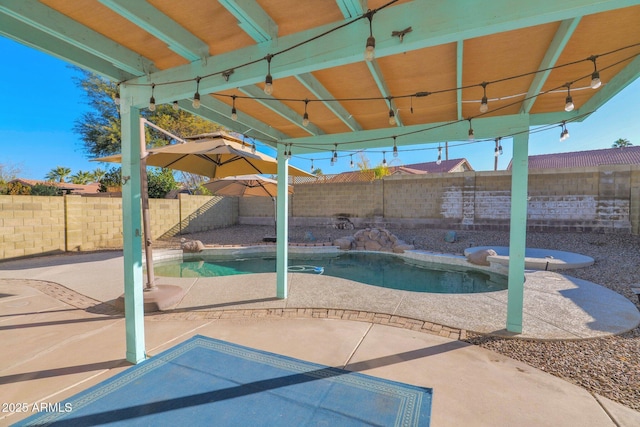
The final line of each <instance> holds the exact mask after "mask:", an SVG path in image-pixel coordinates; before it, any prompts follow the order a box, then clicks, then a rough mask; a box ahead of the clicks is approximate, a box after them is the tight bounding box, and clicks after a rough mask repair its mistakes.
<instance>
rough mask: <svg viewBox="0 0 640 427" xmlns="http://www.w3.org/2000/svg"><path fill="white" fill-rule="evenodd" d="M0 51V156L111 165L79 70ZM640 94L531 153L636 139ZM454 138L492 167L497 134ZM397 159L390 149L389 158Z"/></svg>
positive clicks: (13, 47) (46, 166) (473, 158)
mask: <svg viewBox="0 0 640 427" xmlns="http://www.w3.org/2000/svg"><path fill="white" fill-rule="evenodd" d="M0 52H3V58H4V64H3V66H2V67H0V93H1V94H2V102H0V153H1V155H0V164H2V165H5V166H11V167H16V168H19V169H20V171H21V173H20V175H19V176H20V177H21V178H28V179H44V176H45V175H46V174H47V172H49V171H50V170H51V169H53V168H55V167H56V166H65V167H68V168H70V169H71V171H72V174H74V173H77V172H78V171H80V170H82V171H92V170H94V169H96V168H98V167H102V168H103V169H105V168H107V167H108V165H104V164H100V163H95V162H89V161H88V159H87V156H86V155H85V154H84V152H83V147H82V141H81V140H80V138H79V136H78V135H76V134H75V133H74V132H73V126H74V122H75V121H76V120H78V119H79V118H80V117H81V116H82V114H83V112H85V111H87V105H86V104H85V98H84V93H83V92H82V91H81V90H80V89H79V88H77V87H76V85H75V83H74V81H73V77H74V76H75V75H76V74H77V73H76V72H75V71H74V70H73V69H72V68H71V67H70V66H69V65H68V64H67V63H65V62H64V61H61V60H59V59H57V58H54V57H52V56H50V55H47V54H45V53H41V52H39V51H37V50H35V49H32V48H29V47H26V46H23V45H20V44H18V43H16V42H13V41H12V40H9V39H6V38H3V37H0ZM605 83H606V82H605ZM638 99H640V79H638V80H636V81H635V82H634V83H632V84H631V85H629V86H628V87H627V88H626V89H625V90H623V91H622V92H620V93H619V94H618V95H617V96H616V97H614V98H613V99H612V100H610V101H609V103H607V104H606V105H605V106H604V107H602V108H601V109H600V110H598V111H597V112H595V113H594V114H592V115H591V117H589V118H587V119H586V120H585V121H584V122H582V123H570V124H569V125H568V128H569V132H570V134H571V137H570V138H569V139H568V140H566V141H565V142H562V143H560V142H558V136H559V134H560V128H559V127H558V128H553V129H551V130H549V131H545V132H540V133H536V134H532V135H531V137H530V139H529V153H530V155H536V154H547V153H557V152H570V151H584V150H596V149H601V148H609V147H611V144H612V143H613V142H614V141H615V140H617V139H618V138H626V139H628V140H629V141H631V143H633V144H634V145H639V144H640V120H638ZM455 145H456V142H455V141H452V142H450V148H449V158H452V159H453V158H461V157H465V158H466V159H467V160H469V162H470V163H471V165H472V166H473V168H474V169H475V170H493V160H494V157H493V150H494V143H493V142H492V141H490V142H483V143H477V144H472V145H462V146H459V147H456V146H455ZM502 145H503V149H504V154H503V155H502V156H501V157H500V159H499V165H498V168H499V169H505V168H506V166H507V164H508V163H509V160H510V159H511V153H512V150H511V141H510V140H506V141H504V142H503V144H502ZM427 147H428V148H430V149H427V150H423V151H411V152H404V153H403V152H402V151H401V152H400V155H399V157H398V159H397V160H396V161H395V162H394V163H393V164H394V165H396V164H397V165H400V164H409V163H419V162H427V161H434V160H435V157H436V156H437V152H436V150H434V149H433V145H430V146H427ZM407 148H415V147H407ZM401 150H402V148H401ZM264 151H265V152H267V153H269V154H272V153H273V151H272V150H268V149H266V150H264ZM443 153H444V150H443ZM443 156H444V154H443ZM305 157H306V159H300V158H296V157H295V156H294V158H293V159H292V160H291V164H293V165H294V166H297V167H300V168H302V169H305V170H308V169H309V167H310V165H311V162H310V160H308V159H310V157H309V156H305ZM313 157H316V158H324V159H325V160H316V161H315V162H314V166H315V167H316V168H321V169H322V171H323V172H324V173H325V174H330V173H338V172H343V171H345V170H349V157H342V158H341V159H340V160H339V162H338V164H337V165H335V166H330V163H329V156H328V155H327V154H324V155H317V156H313ZM367 157H368V158H369V160H370V161H371V163H372V164H373V165H375V164H378V163H380V162H381V160H382V154H381V153H380V152H379V150H376V152H368V153H367ZM392 159H393V158H392V157H391V156H390V155H389V154H387V161H390V160H392ZM354 160H355V159H354Z"/></svg>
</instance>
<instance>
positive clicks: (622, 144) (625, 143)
mask: <svg viewBox="0 0 640 427" xmlns="http://www.w3.org/2000/svg"><path fill="white" fill-rule="evenodd" d="M632 145H633V144H632V143H631V142H629V140H628V139H625V138H620V139H618V140H616V141H615V142H614V143H613V145H611V147H613V148H624V147H630V146H632Z"/></svg>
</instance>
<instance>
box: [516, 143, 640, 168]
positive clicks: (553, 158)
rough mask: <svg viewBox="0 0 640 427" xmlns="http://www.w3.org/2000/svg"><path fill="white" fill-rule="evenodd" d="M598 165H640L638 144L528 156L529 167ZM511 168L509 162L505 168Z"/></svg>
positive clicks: (639, 147)
mask: <svg viewBox="0 0 640 427" xmlns="http://www.w3.org/2000/svg"><path fill="white" fill-rule="evenodd" d="M599 165H640V146H631V147H624V148H605V149H602V150H590V151H574V152H570V153H555V154H541V155H538V156H529V169H555V168H580V167H589V166H599ZM509 169H511V162H509V166H508V167H507V170H509Z"/></svg>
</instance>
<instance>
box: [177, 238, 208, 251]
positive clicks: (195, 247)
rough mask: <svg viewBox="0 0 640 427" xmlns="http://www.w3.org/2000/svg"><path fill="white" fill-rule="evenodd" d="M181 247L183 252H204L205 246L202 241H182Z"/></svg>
mask: <svg viewBox="0 0 640 427" xmlns="http://www.w3.org/2000/svg"><path fill="white" fill-rule="evenodd" d="M180 247H181V248H182V251H183V252H202V250H203V249H204V245H203V244H202V242H201V241H200V240H189V241H182V242H181V243H180Z"/></svg>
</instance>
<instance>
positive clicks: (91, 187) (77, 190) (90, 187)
mask: <svg viewBox="0 0 640 427" xmlns="http://www.w3.org/2000/svg"><path fill="white" fill-rule="evenodd" d="M10 182H19V183H21V184H22V185H27V186H29V187H33V186H34V185H38V184H40V185H48V186H52V187H57V188H59V189H61V190H64V191H68V192H69V193H70V194H95V193H98V192H100V183H99V182H92V183H91V184H72V183H70V182H55V181H42V180H38V179H22V178H16V179H14V180H11V181H10Z"/></svg>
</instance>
